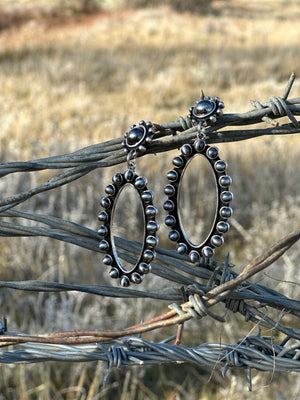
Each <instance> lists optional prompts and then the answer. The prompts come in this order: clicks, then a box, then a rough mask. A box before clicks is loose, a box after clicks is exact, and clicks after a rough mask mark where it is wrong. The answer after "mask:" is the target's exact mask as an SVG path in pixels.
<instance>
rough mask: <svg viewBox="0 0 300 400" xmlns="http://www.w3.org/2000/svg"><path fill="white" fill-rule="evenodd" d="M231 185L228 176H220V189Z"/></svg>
mask: <svg viewBox="0 0 300 400" xmlns="http://www.w3.org/2000/svg"><path fill="white" fill-rule="evenodd" d="M231 183H232V180H231V177H230V176H229V175H223V176H220V179H219V184H220V186H221V187H222V188H226V187H228V186H230V185H231Z"/></svg>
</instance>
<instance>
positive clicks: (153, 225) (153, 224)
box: [146, 221, 159, 232]
mask: <svg viewBox="0 0 300 400" xmlns="http://www.w3.org/2000/svg"><path fill="white" fill-rule="evenodd" d="M146 229H147V231H148V232H156V231H157V230H158V229H159V223H158V222H157V221H149V222H148V223H147V225H146Z"/></svg>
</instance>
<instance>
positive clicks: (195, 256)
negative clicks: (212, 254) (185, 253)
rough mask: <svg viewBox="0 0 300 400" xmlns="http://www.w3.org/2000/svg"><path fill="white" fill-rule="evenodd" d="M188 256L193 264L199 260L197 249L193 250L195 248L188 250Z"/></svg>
mask: <svg viewBox="0 0 300 400" xmlns="http://www.w3.org/2000/svg"><path fill="white" fill-rule="evenodd" d="M189 257H190V260H191V262H192V263H194V264H195V263H196V262H198V261H199V260H200V256H199V253H198V251H195V250H193V251H191V252H190V254H189Z"/></svg>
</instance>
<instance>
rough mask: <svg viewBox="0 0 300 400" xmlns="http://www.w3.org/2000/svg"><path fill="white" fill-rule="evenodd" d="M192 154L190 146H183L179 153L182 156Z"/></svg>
mask: <svg viewBox="0 0 300 400" xmlns="http://www.w3.org/2000/svg"><path fill="white" fill-rule="evenodd" d="M192 152H193V149H192V146H191V145H189V144H184V145H183V146H182V147H181V153H182V154H183V155H184V156H190V155H191V154H192Z"/></svg>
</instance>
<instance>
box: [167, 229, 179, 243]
mask: <svg viewBox="0 0 300 400" xmlns="http://www.w3.org/2000/svg"><path fill="white" fill-rule="evenodd" d="M179 238H180V234H179V232H178V231H175V230H174V231H171V232H170V233H169V239H170V240H172V241H173V242H177V241H178V240H179Z"/></svg>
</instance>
